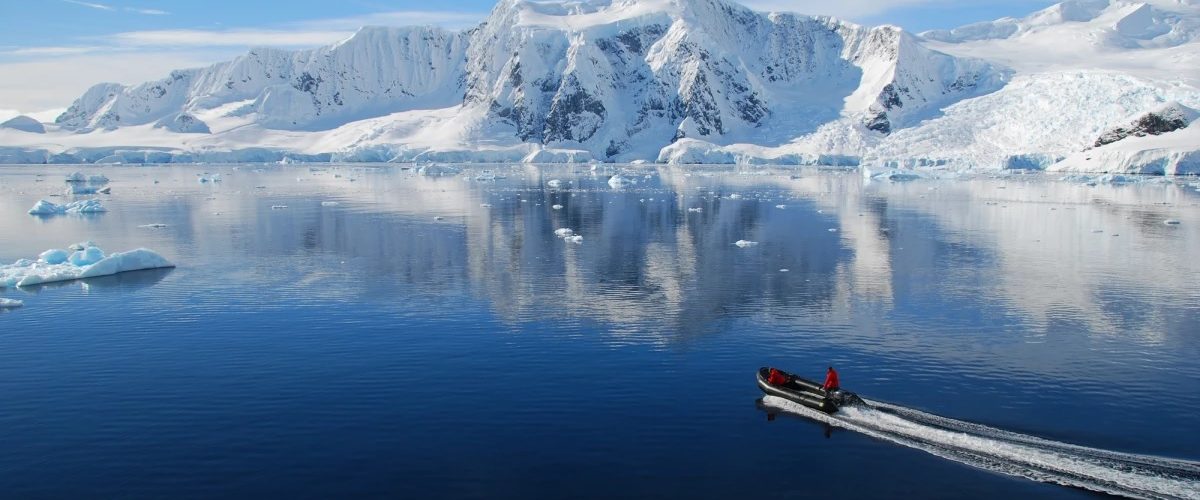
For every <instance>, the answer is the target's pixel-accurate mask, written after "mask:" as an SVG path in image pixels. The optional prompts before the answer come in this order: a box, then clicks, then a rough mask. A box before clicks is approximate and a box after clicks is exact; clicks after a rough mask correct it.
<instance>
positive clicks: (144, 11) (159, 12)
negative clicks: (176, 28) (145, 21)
mask: <svg viewBox="0 0 1200 500" xmlns="http://www.w3.org/2000/svg"><path fill="white" fill-rule="evenodd" d="M125 10H126V11H128V12H136V13H138V14H144V15H147V16H166V15H169V14H170V12H167V11H165V10H158V9H139V8H137V7H125Z"/></svg>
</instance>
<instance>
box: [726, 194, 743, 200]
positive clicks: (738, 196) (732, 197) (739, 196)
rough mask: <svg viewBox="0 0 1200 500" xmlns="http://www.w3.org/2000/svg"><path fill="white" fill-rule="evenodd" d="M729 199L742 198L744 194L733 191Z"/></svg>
mask: <svg viewBox="0 0 1200 500" xmlns="http://www.w3.org/2000/svg"><path fill="white" fill-rule="evenodd" d="M729 199H731V200H740V199H742V195H740V194H737V193H733V194H731V195H729Z"/></svg>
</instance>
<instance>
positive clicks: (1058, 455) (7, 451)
mask: <svg viewBox="0 0 1200 500" xmlns="http://www.w3.org/2000/svg"><path fill="white" fill-rule="evenodd" d="M85 168H86V173H89V174H95V173H104V174H105V175H107V176H108V177H109V178H111V179H112V181H111V184H110V186H111V187H112V194H111V195H99V198H100V199H101V200H102V201H103V202H104V204H105V206H106V207H108V208H109V210H110V211H109V212H108V213H105V214H101V215H95V216H70V215H68V216H58V217H52V218H38V217H33V216H29V215H26V213H25V212H26V211H27V210H28V209H29V208H30V207H32V206H33V205H34V203H35V202H37V201H38V200H39V199H42V198H46V197H48V196H50V195H51V194H57V193H61V192H62V189H63V187H64V184H63V179H64V177H65V176H66V174H68V173H70V172H71V171H72V170H75V169H68V168H60V167H47V166H29V167H3V168H0V261H3V262H12V261H15V260H17V259H19V258H32V257H35V256H36V255H37V254H38V253H40V252H41V251H43V250H46V249H48V248H65V247H66V246H67V245H69V244H71V243H74V242H78V241H83V240H92V241H94V242H96V243H97V244H98V245H99V246H101V247H102V248H104V249H105V250H107V251H123V250H129V249H133V248H137V247H147V248H151V249H154V250H156V251H158V252H159V253H161V254H163V255H164V256H166V257H167V258H169V259H171V260H172V261H174V262H175V263H176V264H178V267H177V268H176V269H174V270H167V271H149V272H137V273H129V274H125V275H121V276H116V277H110V278H102V279H95V280H90V281H87V282H74V283H68V284H61V285H56V286H46V287H42V288H37V289H28V290H27V289H20V290H16V289H0V297H5V298H14V299H20V300H23V301H24V302H25V307H23V308H20V309H16V310H12V311H7V312H0V450H3V452H2V453H0V491H3V492H5V493H4V496H8V497H12V498H81V497H90V498H97V497H99V498H106V497H107V498H112V497H117V498H187V497H234V496H245V497H262V496H271V497H287V498H341V497H347V496H371V497H400V498H616V497H620V498H634V497H636V498H784V497H848V498H853V497H917V498H938V497H943V498H963V497H975V498H1012V497H1015V496H1018V495H1034V496H1037V497H1075V498H1081V497H1087V496H1090V495H1092V493H1089V492H1088V491H1086V490H1084V489H1081V488H1070V487H1064V486H1060V485H1057V484H1051V483H1046V482H1038V481H1034V480H1030V479H1027V478H1028V477H1035V478H1042V479H1043V480H1050V481H1058V482H1064V481H1063V480H1062V479H1063V477H1067V479H1068V480H1066V481H1065V482H1067V483H1070V484H1077V485H1078V484H1085V485H1092V486H1089V487H1096V488H1099V489H1105V488H1106V486H1105V485H1106V484H1108V486H1110V487H1111V486H1112V484H1117V487H1115V489H1113V488H1109V489H1106V491H1118V492H1119V491H1133V492H1134V493H1136V492H1138V491H1150V492H1153V491H1160V490H1156V489H1155V488H1157V487H1158V486H1156V484H1158V482H1170V481H1174V483H1172V484H1174V485H1175V486H1169V488H1175V489H1167V490H1162V491H1168V492H1170V491H1173V492H1175V493H1176V494H1179V496H1190V495H1200V486H1198V485H1200V467H1196V466H1195V465H1194V462H1193V463H1192V464H1191V465H1189V464H1188V463H1187V462H1181V461H1180V460H1185V461H1186V460H1191V461H1195V460H1200V451H1198V450H1200V432H1197V429H1200V363H1197V361H1196V360H1197V359H1198V358H1200V261H1198V260H1197V255H1200V192H1197V188H1196V185H1194V184H1189V181H1188V180H1184V181H1180V182H1151V183H1142V184H1137V185H1117V186H1111V185H1104V184H1100V185H1095V186H1089V185H1085V184H1082V183H1079V182H1065V181H1059V180H1056V179H1054V178H1050V177H1044V176H1036V175H1030V176H1007V177H998V178H988V177H975V178H962V179H954V180H918V181H912V182H905V183H890V182H865V181H864V179H863V177H862V176H861V175H860V174H858V173H857V172H852V171H851V172H843V171H816V170H772V169H750V170H730V169H705V168H700V169H694V170H688V169H675V168H658V169H655V168H644V169H639V168H638V167H629V168H630V170H629V172H632V174H631V175H630V176H631V177H634V178H636V179H637V180H638V183H637V184H636V185H633V186H630V187H627V188H624V189H614V188H612V187H611V186H609V185H608V183H607V180H608V175H609V174H610V173H611V172H612V170H611V167H609V168H608V171H605V170H606V167H600V171H599V172H592V171H590V170H589V169H588V168H587V167H581V168H571V167H546V168H535V167H507V166H505V167H490V168H487V167H475V168H467V169H466V170H465V171H464V172H463V173H462V174H459V175H452V176H445V177H428V176H421V175H417V174H415V173H414V172H412V171H410V170H404V169H400V168H397V167H381V168H363V167H350V166H340V167H338V166H335V167H326V166H322V167H309V166H295V165H292V166H269V167H255V166H240V167H233V166H206V165H201V166H170V167H121V166H111V167H85ZM211 173H219V174H220V175H221V177H222V180H221V182H216V183H213V182H208V183H201V182H198V180H197V179H198V176H200V175H206V176H207V175H208V174H211ZM493 177H497V178H494V179H493ZM552 179H558V180H561V181H562V184H563V185H562V187H561V188H558V189H554V188H550V187H547V183H548V181H550V180H552ZM47 199H51V200H57V201H60V202H61V201H65V200H69V199H73V198H71V197H59V198H47ZM334 203H336V204H334ZM555 205H561V208H555ZM285 207H286V208H285ZM689 209H693V210H689ZM694 209H699V210H698V211H696V210H694ZM1167 220H1176V221H1178V222H1179V224H1165V223H1164V221H1167ZM147 224H165V225H166V227H163V228H157V229H155V228H146V227H141V226H143V225H147ZM560 228H570V229H573V230H574V232H575V233H576V234H579V235H581V236H582V237H583V240H582V242H580V243H578V244H577V243H573V242H569V241H564V240H563V239H561V238H558V237H556V236H555V234H554V232H555V230H556V229H560ZM738 240H748V241H754V242H757V243H758V245H756V246H750V247H747V248H741V247H738V246H735V245H734V242H736V241H738ZM785 270H786V271H785ZM830 364H832V365H835V366H837V367H838V368H839V371H840V372H841V374H842V383H843V385H844V386H845V387H847V388H848V389H851V390H854V391H857V392H859V393H860V394H862V395H864V396H866V397H868V398H869V399H873V400H876V401H886V402H888V403H890V404H891V405H894V406H895V407H897V408H902V409H905V411H908V410H920V411H922V412H927V413H929V414H936V415H941V416H944V417H948V418H950V419H953V421H950V422H952V423H950V424H945V423H943V424H938V423H937V422H934V421H930V420H928V419H925V420H921V419H919V418H916V417H912V418H910V420H912V421H911V422H908V423H905V422H900V423H897V422H892V421H890V420H887V419H885V418H883V417H879V416H876V417H863V416H862V415H859V417H858V418H859V419H860V422H859V423H860V424H861V423H862V422H866V421H868V420H869V421H870V422H867V424H869V425H868V427H871V426H873V427H872V428H875V429H876V431H877V432H875V434H873V435H870V434H869V433H864V432H859V431H857V430H848V428H849V429H858V427H854V426H847V425H840V424H839V423H838V422H833V424H834V425H832V426H831V427H826V424H825V423H821V422H819V421H817V420H814V419H812V418H809V417H811V415H809V416H808V417H805V416H803V415H799V414H797V413H803V412H796V411H794V410H793V411H783V410H787V409H786V408H785V409H783V410H781V409H779V408H775V407H773V406H772V405H771V404H770V401H768V402H766V403H765V404H764V402H761V401H759V400H760V398H761V397H762V395H761V393H760V391H759V390H758V388H757V387H756V385H755V381H754V373H755V371H756V369H757V368H758V367H759V366H763V365H776V366H780V367H783V368H786V369H789V370H791V371H794V372H798V373H802V374H808V375H810V376H811V377H813V378H817V377H820V376H821V374H822V373H823V371H824V368H825V366H827V365H830ZM776 414H779V418H775V416H776ZM914 414H915V413H914ZM863 419H865V420H863ZM913 419H915V420H913ZM967 423H972V424H981V425H985V426H988V427H989V428H992V429H998V430H1003V431H1005V432H1007V433H1012V435H1016V436H1022V437H1018V438H1012V439H1009V438H1010V437H1011V436H1009V435H1008V434H1003V435H1001V434H999V433H997V432H992V431H979V430H978V429H976V428H975V427H971V426H969V425H967ZM867 424H864V425H867ZM938 425H941V427H940V428H939V427H938ZM905 429H907V430H905ZM946 429H949V430H950V431H952V432H951V433H950V434H944V433H939V431H940V430H946ZM905 432H907V433H908V434H905V435H908V436H909V438H911V439H909V438H905V439H908V440H909V441H914V442H908V441H905V440H904V439H893V438H892V437H891V436H895V435H900V434H903V433H905ZM1005 436H1009V437H1005ZM1033 437H1037V438H1041V440H1034V439H1033ZM960 438H962V439H968V440H970V442H971V443H975V444H973V445H971V447H969V449H968V448H963V447H962V446H965V445H962V444H961V443H960V442H959V441H961V439H960ZM964 442H965V441H964ZM1013 442H1017V443H1018V444H1020V443H1026V444H1025V445H1022V446H1025V448H1020V447H1018V448H1013V447H1012V446H1011V443H1013ZM1029 443H1032V444H1029ZM1065 443H1069V444H1071V445H1080V446H1084V447H1088V449H1086V450H1085V449H1076V448H1071V447H1066V445H1065ZM1092 449H1094V450H1092ZM1064 450H1065V451H1064ZM1089 450H1090V451H1089ZM1099 450H1104V451H1103V452H1101V451H1099ZM1043 454H1048V456H1049V458H1046V457H1043V456H1042V455H1043ZM1130 454H1147V455H1154V456H1157V457H1166V458H1170V459H1175V460H1165V461H1163V463H1165V464H1166V465H1162V464H1158V465H1155V466H1152V467H1149V468H1148V469H1147V470H1145V471H1141V472H1137V477H1135V478H1134V480H1133V482H1132V484H1133V485H1132V486H1130V482H1129V481H1126V480H1124V479H1120V478H1117V479H1114V477H1115V476H1111V477H1110V474H1109V473H1108V469H1113V470H1114V471H1116V472H1113V474H1118V475H1119V471H1117V469H1121V468H1122V467H1124V465H1123V464H1127V463H1134V462H1137V461H1138V460H1141V461H1142V462H1139V463H1144V462H1146V461H1147V460H1149V461H1151V462H1152V461H1153V460H1152V459H1146V458H1145V457H1142V458H1138V457H1137V456H1134V455H1130ZM971 457H975V458H971ZM1106 457H1107V458H1106ZM1101 459H1104V460H1108V461H1107V462H1105V461H1104V460H1101ZM1079 464H1084V465H1086V467H1084V465H1079ZM1088 464H1092V465H1088ZM1095 464H1099V465H1095ZM1060 466H1061V467H1060ZM1081 467H1082V468H1081ZM1056 469H1062V470H1065V471H1066V472H1061V473H1060V472H1051V473H1046V472H1045V471H1047V470H1051V471H1053V470H1056ZM1163 471H1165V472H1163ZM1192 473H1195V475H1194V476H1191V475H1189V474H1192ZM1039 474H1042V475H1040V476H1039ZM1046 474H1049V476H1046ZM1054 474H1059V475H1060V476H1063V477H1058V476H1054ZM1046 477H1049V479H1046ZM1070 477H1075V479H1070ZM1056 478H1057V479H1056ZM1076 479H1077V480H1076ZM1072 481H1074V482H1072ZM1114 481H1115V483H1114ZM1139 485H1140V486H1139ZM1141 486H1145V487H1146V489H1138V488H1139V487H1141ZM1159 486H1161V484H1159ZM1122 488H1124V489H1122ZM1128 488H1133V489H1132V490H1130V489H1128Z"/></svg>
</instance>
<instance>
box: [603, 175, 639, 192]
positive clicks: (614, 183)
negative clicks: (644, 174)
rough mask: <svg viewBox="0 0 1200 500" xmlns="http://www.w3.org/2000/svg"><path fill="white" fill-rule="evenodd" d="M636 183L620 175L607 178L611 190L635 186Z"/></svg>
mask: <svg viewBox="0 0 1200 500" xmlns="http://www.w3.org/2000/svg"><path fill="white" fill-rule="evenodd" d="M636 183H637V181H635V180H633V179H629V178H626V177H621V174H617V175H614V176H612V177H609V178H608V185H609V186H610V187H612V188H613V189H620V188H623V187H628V186H632V185H634V184H636Z"/></svg>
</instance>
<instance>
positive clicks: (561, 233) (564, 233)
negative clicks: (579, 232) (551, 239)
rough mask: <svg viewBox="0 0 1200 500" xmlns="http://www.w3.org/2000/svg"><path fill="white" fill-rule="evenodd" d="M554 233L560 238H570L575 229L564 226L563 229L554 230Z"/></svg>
mask: <svg viewBox="0 0 1200 500" xmlns="http://www.w3.org/2000/svg"><path fill="white" fill-rule="evenodd" d="M554 235H555V236H558V237H559V238H570V237H571V236H574V235H575V231H574V230H572V229H568V228H565V227H564V228H562V229H556V230H554Z"/></svg>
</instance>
